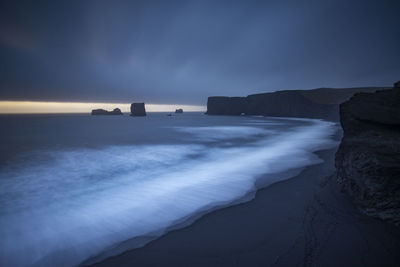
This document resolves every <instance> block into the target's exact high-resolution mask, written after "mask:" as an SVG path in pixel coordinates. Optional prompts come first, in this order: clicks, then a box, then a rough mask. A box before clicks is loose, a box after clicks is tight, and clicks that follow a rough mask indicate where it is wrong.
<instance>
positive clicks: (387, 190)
mask: <svg viewBox="0 0 400 267" xmlns="http://www.w3.org/2000/svg"><path fill="white" fill-rule="evenodd" d="M340 123H341V125H342V127H343V132H344V133H343V139H342V142H341V144H340V146H339V149H338V151H337V153H336V159H335V165H336V169H337V177H338V181H339V183H340V184H341V185H342V188H343V190H344V191H345V192H347V193H348V194H349V195H350V196H351V197H352V198H353V199H354V201H355V203H356V204H357V205H358V207H360V209H361V210H362V211H364V212H365V213H366V214H369V215H372V216H375V217H378V218H381V219H385V220H389V221H392V222H394V223H395V224H397V225H400V88H399V83H396V84H395V87H394V88H393V89H391V90H381V91H377V92H376V93H358V94H355V95H354V96H353V97H352V98H351V99H350V100H349V101H347V102H344V103H343V104H341V105H340Z"/></svg>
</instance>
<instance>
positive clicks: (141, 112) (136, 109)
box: [131, 103, 146, 116]
mask: <svg viewBox="0 0 400 267" xmlns="http://www.w3.org/2000/svg"><path fill="white" fill-rule="evenodd" d="M131 116H146V108H145V106H144V103H132V104H131Z"/></svg>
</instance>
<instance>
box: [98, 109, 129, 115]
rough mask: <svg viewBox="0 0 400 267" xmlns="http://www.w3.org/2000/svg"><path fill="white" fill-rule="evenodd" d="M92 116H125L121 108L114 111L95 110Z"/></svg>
mask: <svg viewBox="0 0 400 267" xmlns="http://www.w3.org/2000/svg"><path fill="white" fill-rule="evenodd" d="M92 115H123V114H122V112H121V110H120V109H119V108H115V109H114V110H113V111H107V110H105V109H93V110H92Z"/></svg>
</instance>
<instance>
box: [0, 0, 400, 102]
mask: <svg viewBox="0 0 400 267" xmlns="http://www.w3.org/2000/svg"><path fill="white" fill-rule="evenodd" d="M0 10H1V11H0V57H1V61H0V99H1V100H41V101H43V100H46V101H92V102H93V101H102V102H130V101H131V100H140V101H146V102H151V103H163V104H169V103H181V104H204V103H205V102H206V99H207V97H208V96H210V95H247V94H251V93H258V92H268V91H275V90H281V89H311V88H316V87H352V86H379V85H391V84H392V83H393V82H394V81H395V80H398V79H399V76H400V52H399V49H398V46H399V43H400V36H399V34H398V30H399V28H400V22H399V21H400V20H399V17H398V14H399V10H400V2H399V1H368V0H367V1H350V0H349V1H344V0H327V1H233V0H232V1H177V0H176V1H174V0H173V1H64V2H63V1H48V2H45V1H9V2H6V1H2V3H1V4H0Z"/></svg>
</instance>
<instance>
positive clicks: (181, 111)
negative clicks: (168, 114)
mask: <svg viewBox="0 0 400 267" xmlns="http://www.w3.org/2000/svg"><path fill="white" fill-rule="evenodd" d="M175 113H179V114H182V113H183V109H181V108H178V109H175Z"/></svg>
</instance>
